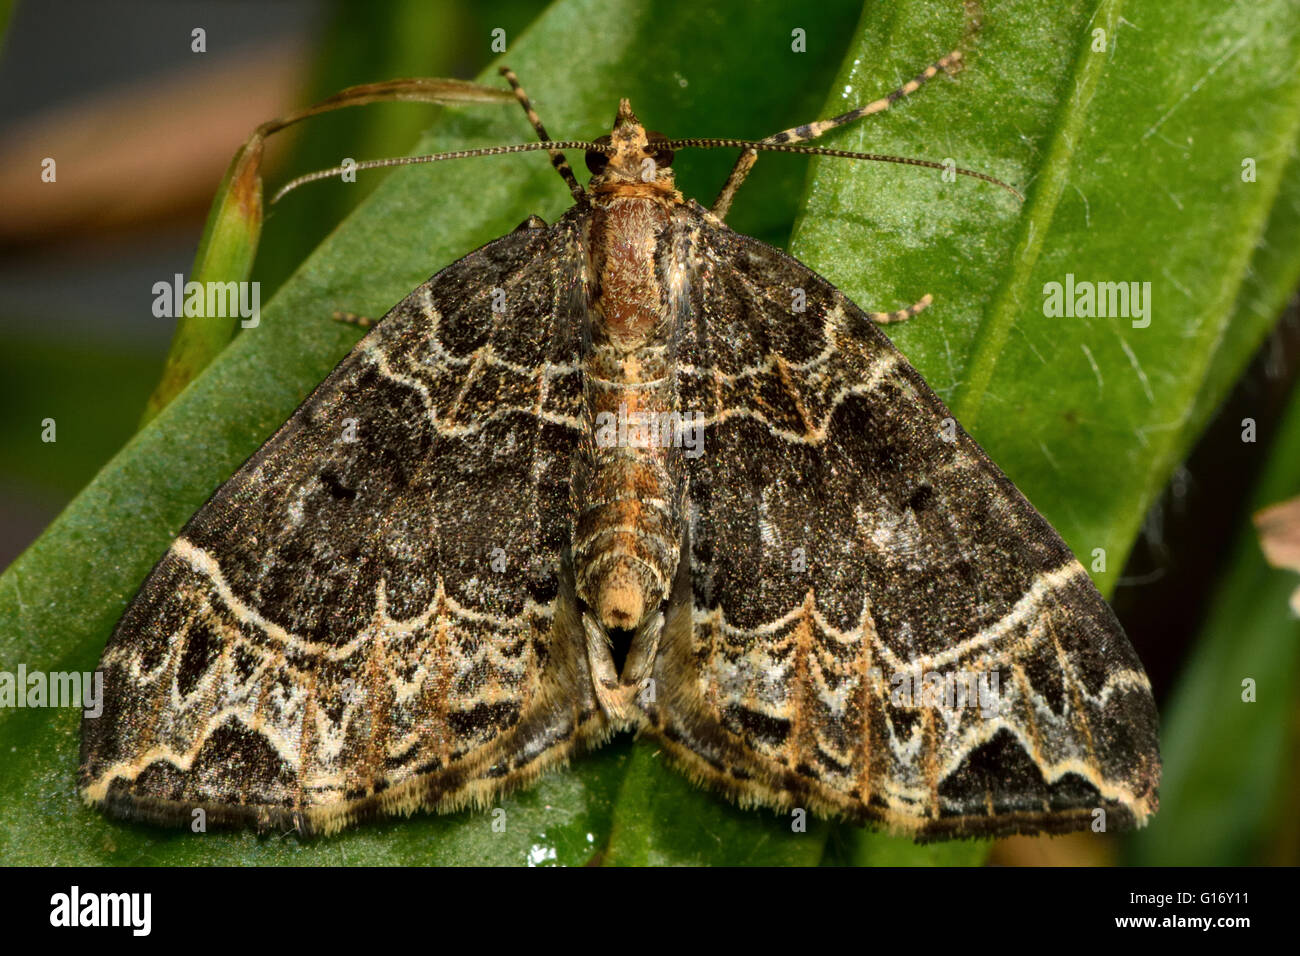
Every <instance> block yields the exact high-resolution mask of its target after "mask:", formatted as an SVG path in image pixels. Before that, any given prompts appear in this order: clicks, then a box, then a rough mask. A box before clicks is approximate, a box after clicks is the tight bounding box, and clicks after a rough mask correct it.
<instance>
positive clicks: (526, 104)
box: [501, 66, 586, 202]
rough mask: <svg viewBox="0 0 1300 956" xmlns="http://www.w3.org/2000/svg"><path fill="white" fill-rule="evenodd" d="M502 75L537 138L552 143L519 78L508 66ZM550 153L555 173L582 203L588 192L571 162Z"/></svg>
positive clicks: (561, 155)
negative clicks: (579, 180)
mask: <svg viewBox="0 0 1300 956" xmlns="http://www.w3.org/2000/svg"><path fill="white" fill-rule="evenodd" d="M501 75H502V76H504V77H505V78H506V82H507V83H509V84H510V88H511V89H512V90H514V91H515V99H517V100H519V105H520V106H522V107H523V108H524V112H525V113H527V114H528V122H530V123H532V124H533V129H534V130H536V131H537V138H538V139H540V140H541V141H542V142H543V143H548V142H550V140H551V137H550V136H549V135H548V134H547V132H546V127H545V126H543V125H542V118H541V117H540V116H538V115H537V111H536V110H534V109H533V104H532V103H531V102H530V101H529V99H528V94H527V93H525V92H524V88H523V87H522V86H520V85H519V77H517V76H515V73H514V70H512V69H510V67H508V66H503V67H501ZM549 153H550V157H551V165H552V166H554V167H555V171H556V172H557V173H559V174H560V178H561V179H563V180H564V182H565V185H567V186H568V187H569V192H571V193H573V198H574V199H576V200H577V201H578V202H582V201H583V198H584V197H585V196H586V192H585V191H584V190H583V188H582V186H581V185H579V183H578V179H577V177H576V176H574V175H573V167H571V166H570V165H569V161H568V160H567V159H565V158H564V154H563V153H562V152H560V151H559V150H558V149H552V150H550V151H549Z"/></svg>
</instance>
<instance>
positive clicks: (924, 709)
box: [648, 213, 1159, 839]
mask: <svg viewBox="0 0 1300 956" xmlns="http://www.w3.org/2000/svg"><path fill="white" fill-rule="evenodd" d="M695 215H697V216H698V215H699V213H696V214H695ZM700 226H701V228H700V229H699V230H698V238H697V240H696V243H697V245H696V248H695V249H694V255H695V259H696V261H695V264H694V271H693V276H692V280H691V281H692V288H691V292H690V295H691V302H692V313H693V316H694V320H695V325H694V328H692V329H690V330H688V331H687V333H686V334H685V336H684V343H683V346H682V349H683V357H682V360H681V361H682V367H683V372H682V374H681V375H680V377H679V381H680V384H681V389H682V398H681V402H682V407H683V409H685V410H688V411H690V410H698V411H700V412H702V414H703V415H704V422H705V425H706V427H705V429H704V434H703V453H702V454H701V455H700V456H699V457H695V458H690V457H688V458H687V459H686V461H687V471H688V475H689V507H690V526H689V527H690V531H689V547H688V549H687V551H686V553H685V554H684V560H683V571H682V573H681V574H680V575H679V579H678V582H677V589H676V593H675V595H674V598H673V599H672V601H670V614H669V617H668V621H667V624H666V627H665V632H664V636H663V639H662V641H661V644H660V650H659V658H658V663H657V670H656V673H655V677H656V688H657V693H656V703H655V704H654V705H653V706H652V707H651V711H650V714H649V728H648V731H649V732H650V733H652V734H654V735H657V736H658V738H659V739H660V740H661V741H662V742H663V744H664V746H665V748H666V749H667V750H669V751H670V752H671V753H672V754H673V755H675V756H676V757H677V758H678V760H679V761H680V762H681V763H682V764H683V765H684V767H685V769H686V770H687V772H688V773H689V774H691V775H692V776H693V777H695V778H697V779H699V780H702V781H705V782H709V783H712V784H714V785H716V786H718V787H720V788H721V789H723V790H724V791H726V792H728V793H730V794H731V795H732V796H733V797H736V798H737V799H739V800H740V801H741V802H742V803H761V804H767V805H772V806H776V807H782V808H789V807H795V806H803V807H810V808H813V809H816V810H819V811H821V812H823V813H827V814H832V815H839V816H845V817H848V818H851V819H854V820H857V821H877V822H880V823H883V824H885V825H887V826H888V827H889V828H891V829H893V830H896V831H901V832H905V833H910V834H913V835H915V836H917V837H918V838H922V839H924V838H933V837H943V836H953V835H960V836H977V835H991V834H1002V833H1013V832H1034V831H1039V830H1049V831H1067V830H1074V829H1081V828H1084V827H1086V826H1089V825H1090V824H1092V823H1093V821H1094V813H1093V811H1094V809H1096V808H1104V809H1106V810H1107V812H1108V813H1109V814H1111V815H1112V816H1111V820H1110V823H1111V825H1112V826H1117V825H1124V824H1133V823H1138V824H1140V823H1142V822H1144V821H1145V820H1146V818H1147V817H1148V816H1149V815H1150V814H1151V813H1152V812H1154V810H1155V808H1156V786H1157V783H1158V778H1159V755H1158V751H1157V738H1156V728H1157V718H1156V712H1155V707H1154V703H1153V700H1152V697H1151V691H1150V685H1149V683H1148V681H1147V678H1146V675H1145V674H1144V673H1143V670H1142V667H1141V664H1140V662H1139V661H1138V659H1137V656H1136V655H1135V653H1134V652H1133V649H1132V647H1131V646H1130V644H1129V642H1128V640H1127V638H1126V637H1125V635H1124V633H1123V630H1122V629H1121V627H1120V625H1119V623H1118V621H1117V620H1116V619H1115V616H1114V614H1113V613H1112V612H1111V610H1110V608H1109V606H1108V605H1107V604H1106V602H1105V601H1104V600H1103V599H1102V597H1101V595H1100V594H1099V593H1098V592H1097V590H1096V588H1095V587H1094V586H1093V584H1092V582H1091V581H1090V579H1089V577H1088V574H1087V572H1086V571H1085V570H1084V569H1083V567H1082V566H1081V565H1080V564H1079V563H1078V561H1076V560H1075V558H1074V556H1073V555H1072V553H1071V552H1070V550H1069V549H1068V548H1067V547H1066V545H1065V544H1064V542H1063V541H1062V540H1061V539H1060V537H1059V536H1058V535H1057V534H1056V532H1055V531H1054V530H1053V529H1052V528H1051V526H1050V525H1048V523H1047V522H1046V521H1045V520H1044V519H1043V518H1042V516H1040V515H1039V514H1038V513H1037V512H1036V511H1035V510H1034V509H1033V507H1032V506H1031V505H1030V504H1029V503H1028V502H1027V501H1026V500H1025V498H1024V497H1023V496H1022V495H1021V494H1020V492H1019V491H1018V490H1017V489H1016V488H1015V486H1014V485H1013V484H1012V483H1011V482H1010V481H1009V480H1008V479H1007V478H1006V476H1004V475H1003V474H1002V473H1001V472H1000V471H999V470H998V468H997V467H996V466H995V465H994V464H993V463H992V462H991V461H990V460H989V459H988V457H987V456H986V455H985V454H984V452H983V451H982V450H981V449H980V448H979V446H978V445H977V444H976V443H975V442H974V441H973V440H972V439H971V438H970V437H969V436H968V435H967V434H966V433H965V432H964V431H963V430H962V429H961V428H960V427H959V426H957V425H956V423H955V422H954V421H953V420H952V418H951V416H950V414H949V412H948V410H947V409H946V408H945V407H944V405H943V403H942V402H941V401H940V400H939V398H938V397H937V396H936V395H935V394H934V392H933V391H932V390H931V389H930V388H929V387H928V386H927V385H926V384H925V382H924V381H923V380H922V379H921V377H920V375H919V374H918V373H917V372H916V371H915V370H914V369H913V368H912V367H911V366H910V365H909V364H908V363H907V361H906V360H905V359H904V358H903V357H902V355H901V354H900V353H899V352H898V351H897V350H896V349H895V348H894V347H893V345H892V344H890V342H889V340H888V339H887V338H886V337H885V335H884V334H882V333H881V332H880V331H879V329H877V328H876V327H875V325H874V324H873V323H872V322H871V320H870V319H868V318H867V316H866V315H864V314H863V312H862V311H861V310H860V309H858V308H857V307H856V306H854V305H853V303H851V302H849V301H848V300H847V299H846V298H845V297H844V296H843V294H842V293H840V292H838V291H837V290H836V289H835V288H834V287H833V286H831V285H830V283H828V282H826V281H825V280H824V279H822V278H821V277H820V276H818V275H816V274H815V273H813V272H812V271H811V270H809V269H808V268H807V267H805V266H804V265H802V264H801V263H799V262H798V261H796V260H794V259H792V258H791V257H789V256H787V255H785V254H784V253H782V252H780V251H778V250H775V249H773V248H771V247H769V246H766V245H764V244H763V243H761V242H758V241H757V240H753V239H749V238H747V237H744V236H741V235H738V234H736V233H733V232H731V231H729V230H726V229H721V228H718V227H716V226H713V227H710V225H709V224H708V223H707V222H701V223H700ZM797 289H802V290H803V297H804V299H805V303H806V304H805V310H804V311H801V312H796V311H792V304H793V303H794V302H796V301H797V297H796V293H795V290H797ZM903 691H906V692H908V693H907V694H904V693H901V692H903ZM908 694H910V696H908ZM927 694H928V695H929V696H926V695H927Z"/></svg>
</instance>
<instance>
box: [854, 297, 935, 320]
mask: <svg viewBox="0 0 1300 956" xmlns="http://www.w3.org/2000/svg"><path fill="white" fill-rule="evenodd" d="M933 301H934V296H932V295H930V293H928V292H927V293H926V294H925V295H923V296H921V298H920V299H918V300H917V301H916V302H914V303H912V304H911V305H909V306H908V307H907V308H906V309H898V310H896V311H894V312H868V313H867V318H869V319H870V320H871V321H872V322H875V323H877V324H878V325H889V324H890V323H891V322H906V321H907V320H908V319H910V318H911V317H912V316H914V315H916V314H917V313H918V312H923V311H925V310H926V309H927V308H929V307H930V303H931V302H933Z"/></svg>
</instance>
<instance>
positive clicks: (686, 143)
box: [656, 139, 1025, 202]
mask: <svg viewBox="0 0 1300 956" xmlns="http://www.w3.org/2000/svg"><path fill="white" fill-rule="evenodd" d="M656 145H657V144H656ZM692 146H698V147H701V148H704V149H713V148H718V147H721V148H732V147H740V148H741V149H756V150H761V151H764V152H769V153H807V154H808V155H811V156H835V157H838V158H839V159H868V160H871V161H872V162H876V163H898V164H900V165H902V166H924V167H925V168H927V169H946V170H949V171H951V172H953V173H956V174H957V175H959V176H969V177H971V178H972V179H980V180H983V181H984V182H986V183H990V184H992V185H994V186H998V187H999V188H1001V189H1005V190H1006V191H1007V192H1009V193H1011V195H1013V196H1015V197H1016V198H1017V199H1018V200H1020V201H1021V202H1024V201H1025V197H1024V196H1022V195H1021V194H1020V191H1019V190H1018V189H1016V188H1015V187H1014V186H1012V185H1011V184H1009V183H1004V182H1003V181H1002V180H1000V179H998V178H997V177H995V176H990V175H989V174H988V173H981V172H977V171H976V170H974V169H962V168H961V167H960V166H948V165H945V164H944V163H936V162H932V161H931V160H928V159H913V158H912V157H911V156H889V155H886V154H883V153H853V152H850V151H848V150H844V149H828V148H827V147H825V146H799V145H796V144H794V143H763V142H758V141H756V140H748V139H670V140H669V141H668V142H666V143H664V144H663V146H662V147H661V148H662V149H686V148H688V147H692Z"/></svg>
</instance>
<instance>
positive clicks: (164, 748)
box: [80, 220, 608, 831]
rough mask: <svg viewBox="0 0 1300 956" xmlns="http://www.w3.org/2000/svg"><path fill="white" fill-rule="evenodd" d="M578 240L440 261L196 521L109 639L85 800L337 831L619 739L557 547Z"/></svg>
mask: <svg viewBox="0 0 1300 956" xmlns="http://www.w3.org/2000/svg"><path fill="white" fill-rule="evenodd" d="M583 257H584V253H583V250H582V248H581V234H580V230H578V229H576V228H575V227H574V226H573V225H572V223H571V222H570V221H568V220H563V221H561V222H560V223H558V224H556V225H555V226H552V227H543V228H523V227H521V229H520V230H519V231H516V232H515V233H512V234H510V235H508V236H506V237H504V238H502V239H500V240H497V241H496V242H493V243H490V244H489V245H487V246H484V247H483V248H482V249H479V250H478V251H477V252H474V253H472V254H470V255H469V256H467V257H466V258H464V259H462V260H460V261H458V262H456V263H455V264H453V265H451V266H449V267H448V268H447V269H445V270H443V271H442V272H440V273H439V274H438V275H436V276H434V277H433V278H432V279H430V280H429V281H428V282H427V283H425V284H424V285H422V286H420V287H419V288H417V289H416V290H415V291H414V292H413V293H412V294H411V295H410V296H409V297H407V298H406V299H405V300H403V301H402V302H401V303H399V304H398V305H397V306H396V307H395V308H394V309H393V310H392V311H391V312H390V313H389V314H388V315H387V316H386V317H385V318H384V320H383V321H382V322H381V323H380V324H379V325H378V327H377V328H376V329H375V330H374V331H373V332H371V333H370V334H369V335H367V336H366V337H365V338H364V339H363V340H362V341H361V342H360V343H358V345H357V346H356V348H355V349H354V350H353V351H352V353H351V354H350V355H349V356H348V357H347V358H345V359H344V360H343V361H342V363H341V364H340V365H339V366H338V367H337V368H336V369H335V370H334V372H333V373H332V374H331V375H330V376H329V378H327V379H326V380H325V381H324V382H323V383H322V384H321V385H320V386H319V387H318V388H317V389H316V390H315V392H314V393H313V394H312V395H311V396H310V397H309V398H308V399H307V401H306V402H304V404H303V405H302V406H301V407H300V408H299V409H298V410H297V412H296V413H295V414H294V415H293V417H292V418H290V419H289V421H288V422H287V423H286V424H285V425H284V426H283V427H281V428H280V429H279V431H277V432H276V433H275V435H274V436H273V437H272V438H271V439H270V440H268V441H267V443H266V444H265V445H264V446H263V447H262V448H261V449H260V450H259V451H258V452H257V453H256V454H255V455H253V457H252V458H250V459H249V461H248V462H247V463H246V464H245V465H244V466H243V467H242V468H241V469H240V471H239V472H238V473H237V474H236V475H235V476H234V477H233V478H232V479H231V480H230V481H228V482H227V483H226V484H224V485H223V486H222V487H221V488H220V489H219V490H218V491H217V492H216V494H214V495H213V497H212V498H211V499H210V500H209V502H208V503H207V505H206V506H205V507H204V508H203V509H202V510H201V511H199V512H198V513H197V514H196V515H195V516H194V517H193V518H192V519H191V520H190V522H189V523H188V524H187V525H186V526H185V528H184V529H183V530H182V531H181V533H180V536H179V537H178V538H177V539H176V540H175V542H173V544H172V545H171V547H170V548H169V550H168V552H167V554H166V555H165V556H164V557H163V558H162V560H161V561H159V563H158V565H157V566H156V567H155V568H154V570H153V572H152V573H151V574H150V576H149V578H148V580H147V581H146V582H145V584H144V586H143V588H142V589H141V592H140V595H139V596H138V597H137V599H136V601H135V602H134V603H133V604H132V605H131V607H130V608H129V609H128V611H127V613H126V614H125V616H124V617H123V618H122V620H121V622H120V623H119V625H118V627H117V629H116V631H115V632H114V634H113V636H112V638H111V639H110V641H109V643H108V646H107V648H106V650H105V652H104V656H103V660H102V663H101V667H102V669H103V671H104V674H105V701H106V707H105V711H104V713H103V715H102V716H101V717H99V718H98V719H87V720H86V723H85V727H84V732H83V744H82V768H81V777H80V781H81V786H82V790H83V794H84V795H85V796H86V798H87V799H88V800H90V801H92V802H97V803H101V804H104V805H105V806H107V808H108V809H110V811H113V812H116V813H118V814H119V815H123V816H127V817H133V818H143V819H148V820H155V821H163V822H174V821H181V820H185V821H188V820H189V818H190V814H191V812H192V810H193V808H196V807H203V808H205V811H206V812H207V813H208V818H209V819H211V820H214V821H217V822H233V823H250V822H251V823H256V824H259V825H261V826H264V827H268V826H275V827H284V826H293V827H297V828H298V829H300V830H303V831H312V830H323V831H332V830H336V829H339V828H341V827H343V826H345V825H346V824H348V823H349V822H350V821H351V820H353V819H355V818H357V817H360V816H365V815H367V814H370V813H375V812H394V811H397V812H410V811H412V810H414V809H416V808H419V807H426V806H427V807H437V808H440V809H448V808H452V807H457V806H460V805H463V804H466V803H473V802H482V801H484V800H486V799H487V798H488V797H489V796H490V795H491V794H492V793H494V792H496V791H497V790H499V789H501V788H503V787H505V786H509V785H512V784H515V783H521V782H524V781H527V780H529V779H531V778H532V777H534V776H536V775H537V774H538V773H540V772H541V770H542V769H544V767H546V766H547V765H549V764H552V763H555V762H556V761H558V760H563V759H565V758H566V757H567V755H568V753H569V752H570V750H572V749H573V747H574V746H575V745H578V744H581V743H584V742H592V741H594V740H596V739H599V738H600V737H601V736H602V735H603V734H605V733H607V732H608V727H606V726H605V724H604V721H603V718H602V717H601V716H600V714H599V710H598V708H597V706H596V703H595V700H594V698H593V697H592V695H591V693H590V687H591V681H590V679H589V677H587V676H586V674H587V671H586V667H587V664H586V657H585V653H584V650H583V644H582V640H581V637H580V636H579V635H580V633H581V632H580V628H579V627H578V624H577V622H576V618H575V617H574V608H573V585H572V580H571V575H569V574H567V572H565V571H564V570H563V567H564V564H563V561H562V557H563V553H564V551H565V549H566V547H567V543H568V540H569V536H570V533H571V527H570V526H571V518H570V502H569V492H570V472H571V457H572V453H573V449H574V446H575V443H576V440H577V438H578V435H579V430H580V428H581V423H580V421H579V418H580V415H581V407H582V404H581V403H582V383H581V371H580V368H579V365H578V359H579V350H580V342H579V329H580V327H581V323H580V322H579V321H578V318H577V317H578V316H579V315H580V314H581V310H582V308H583V307H584V305H583V304H584V302H585V298H586V294H585V290H584V279H583ZM470 502H474V504H473V505H472V506H471V505H470ZM521 502H531V503H534V504H532V505H531V506H528V507H521V506H520V503H521Z"/></svg>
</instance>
